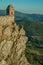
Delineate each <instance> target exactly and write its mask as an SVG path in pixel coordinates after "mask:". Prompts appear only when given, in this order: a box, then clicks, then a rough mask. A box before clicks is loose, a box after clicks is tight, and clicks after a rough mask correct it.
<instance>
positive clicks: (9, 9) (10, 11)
mask: <svg viewBox="0 0 43 65" xmlns="http://www.w3.org/2000/svg"><path fill="white" fill-rule="evenodd" d="M6 14H7V15H10V16H14V7H13V6H12V5H9V6H8V7H7V9H6Z"/></svg>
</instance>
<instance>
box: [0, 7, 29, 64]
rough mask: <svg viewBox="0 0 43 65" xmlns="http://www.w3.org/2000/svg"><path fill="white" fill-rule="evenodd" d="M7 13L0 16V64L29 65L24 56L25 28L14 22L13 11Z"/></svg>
mask: <svg viewBox="0 0 43 65" xmlns="http://www.w3.org/2000/svg"><path fill="white" fill-rule="evenodd" d="M11 9H12V8H11ZM8 13H9V12H8ZM9 14H10V15H7V16H0V65H30V64H29V63H28V62H27V59H26V57H25V48H26V42H27V40H28V38H27V37H26V35H25V30H24V29H23V27H20V26H18V25H17V24H16V23H15V22H14V15H13V14H14V11H12V10H11V11H10V13H9Z"/></svg>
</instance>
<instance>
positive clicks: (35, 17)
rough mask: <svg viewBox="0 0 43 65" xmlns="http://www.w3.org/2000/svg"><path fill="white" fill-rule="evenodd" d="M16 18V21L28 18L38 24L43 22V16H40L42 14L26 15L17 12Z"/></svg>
mask: <svg viewBox="0 0 43 65" xmlns="http://www.w3.org/2000/svg"><path fill="white" fill-rule="evenodd" d="M15 17H16V19H22V18H24V17H27V18H29V19H32V20H35V21H38V22H43V15H40V14H26V13H22V12H18V11H15Z"/></svg>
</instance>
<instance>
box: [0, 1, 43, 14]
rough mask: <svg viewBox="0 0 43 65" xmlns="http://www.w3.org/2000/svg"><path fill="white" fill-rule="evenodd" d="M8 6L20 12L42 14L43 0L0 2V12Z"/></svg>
mask: <svg viewBox="0 0 43 65" xmlns="http://www.w3.org/2000/svg"><path fill="white" fill-rule="evenodd" d="M9 4H12V5H13V6H14V8H15V10H17V11H20V12H25V13H37V14H43V0H0V10H1V9H6V8H7V6H8V5H9Z"/></svg>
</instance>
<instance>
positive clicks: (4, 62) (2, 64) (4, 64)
mask: <svg viewBox="0 0 43 65" xmlns="http://www.w3.org/2000/svg"><path fill="white" fill-rule="evenodd" d="M0 65H8V63H7V62H6V61H5V60H2V61H1V62H0Z"/></svg>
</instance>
